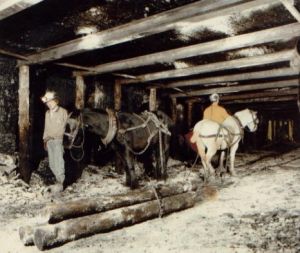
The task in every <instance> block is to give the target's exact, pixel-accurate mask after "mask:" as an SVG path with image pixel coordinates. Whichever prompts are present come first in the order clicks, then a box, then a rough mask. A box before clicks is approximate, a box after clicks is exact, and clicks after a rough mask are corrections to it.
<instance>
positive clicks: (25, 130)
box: [18, 65, 31, 183]
mask: <svg viewBox="0 0 300 253" xmlns="http://www.w3.org/2000/svg"><path fill="white" fill-rule="evenodd" d="M18 121H19V122H18V123H19V172H20V174H21V177H22V179H23V180H24V181H25V182H26V183H28V182H29V181H30V176H31V169H30V161H29V158H30V155H29V150H30V144H29V143H30V142H29V132H30V120H29V66H28V65H21V66H20V67H19V119H18Z"/></svg>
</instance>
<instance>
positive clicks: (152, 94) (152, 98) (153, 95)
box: [149, 88, 157, 112]
mask: <svg viewBox="0 0 300 253" xmlns="http://www.w3.org/2000/svg"><path fill="white" fill-rule="evenodd" d="M156 109H157V108H156V88H151V89H150V95H149V111H150V112H155V111H156Z"/></svg>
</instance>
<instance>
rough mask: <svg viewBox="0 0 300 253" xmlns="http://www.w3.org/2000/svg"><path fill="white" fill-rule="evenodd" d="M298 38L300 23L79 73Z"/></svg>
mask: <svg viewBox="0 0 300 253" xmlns="http://www.w3.org/2000/svg"><path fill="white" fill-rule="evenodd" d="M298 36H300V24H299V23H293V24H288V25H283V26H279V27H275V28H270V29H265V30H262V31H258V32H252V33H247V34H243V35H238V36H233V37H228V38H225V39H219V40H214V41H210V42H205V43H199V44H196V45H192V46H187V47H181V48H177V49H172V50H167V51H163V52H158V53H153V54H148V55H143V56H138V57H134V58H131V59H126V60H120V61H115V62H111V63H106V64H101V65H98V66H95V67H94V68H92V71H93V72H86V73H84V72H81V73H77V74H79V75H85V76H87V75H96V74H103V73H108V72H113V71H117V70H124V69H130V68H136V67H142V66H149V65H153V64H156V63H170V62H174V61H176V60H180V59H185V58H189V57H194V56H199V55H206V54H211V53H217V52H223V51H227V50H233V49H238V48H244V47H249V46H254V45H259V44H263V43H268V42H273V41H278V40H288V39H292V38H295V37H298Z"/></svg>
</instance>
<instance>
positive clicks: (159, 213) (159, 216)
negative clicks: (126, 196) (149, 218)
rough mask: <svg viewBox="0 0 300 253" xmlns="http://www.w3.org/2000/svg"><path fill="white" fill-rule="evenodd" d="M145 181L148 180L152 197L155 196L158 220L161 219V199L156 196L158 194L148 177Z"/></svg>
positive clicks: (162, 209) (162, 211) (162, 212)
mask: <svg viewBox="0 0 300 253" xmlns="http://www.w3.org/2000/svg"><path fill="white" fill-rule="evenodd" d="M146 179H147V180H148V182H149V185H150V188H151V189H152V191H153V193H154V195H155V198H156V200H157V203H158V208H159V212H158V218H161V217H162V216H163V214H164V208H163V203H162V200H161V198H160V197H159V196H158V192H157V190H156V187H155V186H154V184H153V183H152V182H151V180H150V178H149V177H148V176H146Z"/></svg>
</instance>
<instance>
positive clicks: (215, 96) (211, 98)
mask: <svg viewBox="0 0 300 253" xmlns="http://www.w3.org/2000/svg"><path fill="white" fill-rule="evenodd" d="M219 99H220V97H219V95H218V94H217V93H213V94H211V95H210V96H209V100H210V101H211V102H217V101H219Z"/></svg>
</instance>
